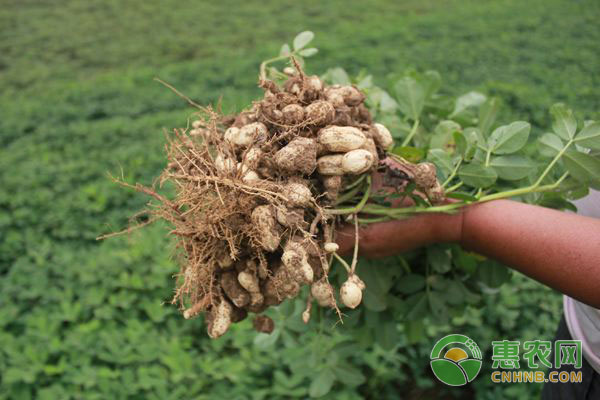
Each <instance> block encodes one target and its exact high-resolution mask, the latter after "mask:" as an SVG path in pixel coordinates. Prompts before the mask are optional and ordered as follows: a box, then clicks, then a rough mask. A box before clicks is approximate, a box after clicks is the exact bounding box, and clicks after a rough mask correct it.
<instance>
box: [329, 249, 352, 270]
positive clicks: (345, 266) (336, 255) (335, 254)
mask: <svg viewBox="0 0 600 400" xmlns="http://www.w3.org/2000/svg"><path fill="white" fill-rule="evenodd" d="M333 256H334V257H335V258H336V259H337V260H338V261H339V262H340V263H341V264H342V265H343V266H344V268H346V271H347V272H348V275H351V273H350V271H351V269H350V266H349V265H348V263H347V262H346V260H344V259H343V258H342V257H340V256H339V255H338V253H336V252H334V253H333Z"/></svg>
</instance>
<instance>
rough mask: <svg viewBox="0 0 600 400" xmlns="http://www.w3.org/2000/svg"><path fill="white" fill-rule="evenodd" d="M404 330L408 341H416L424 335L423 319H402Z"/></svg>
mask: <svg viewBox="0 0 600 400" xmlns="http://www.w3.org/2000/svg"><path fill="white" fill-rule="evenodd" d="M403 323H404V332H405V334H406V339H407V340H408V342H409V343H418V342H419V341H420V340H421V339H422V338H423V336H424V330H425V329H424V326H423V320H420V319H419V320H414V321H403Z"/></svg>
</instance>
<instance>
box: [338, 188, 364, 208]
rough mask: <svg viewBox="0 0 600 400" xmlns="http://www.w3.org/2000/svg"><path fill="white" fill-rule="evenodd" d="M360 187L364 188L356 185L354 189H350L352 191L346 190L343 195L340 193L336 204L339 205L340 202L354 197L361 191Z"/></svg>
mask: <svg viewBox="0 0 600 400" xmlns="http://www.w3.org/2000/svg"><path fill="white" fill-rule="evenodd" d="M360 189H362V186H357V187H355V188H354V189H352V190H350V191H348V192H346V193H343V194H341V195H340V196H339V197H338V198H337V200H336V202H335V204H336V205H338V204H342V203H344V202H346V201H348V200H350V199H351V198H353V197H354V196H355V195H356V193H358V192H359V191H360Z"/></svg>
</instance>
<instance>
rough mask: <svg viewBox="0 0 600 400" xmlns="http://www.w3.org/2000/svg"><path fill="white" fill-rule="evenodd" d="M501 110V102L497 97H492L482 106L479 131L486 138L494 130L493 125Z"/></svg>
mask: <svg viewBox="0 0 600 400" xmlns="http://www.w3.org/2000/svg"><path fill="white" fill-rule="evenodd" d="M499 108H500V100H498V98H496V97H492V98H491V99H488V101H486V102H485V103H483V104H482V105H481V107H480V108H479V124H478V126H479V129H480V130H481V132H482V133H483V135H484V136H487V134H488V133H489V132H490V130H491V129H492V125H494V122H495V121H496V116H497V115H498V109H499Z"/></svg>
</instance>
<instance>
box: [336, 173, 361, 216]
mask: <svg viewBox="0 0 600 400" xmlns="http://www.w3.org/2000/svg"><path fill="white" fill-rule="evenodd" d="M370 194H371V176H370V175H369V176H367V188H366V189H365V193H364V194H363V197H362V199H361V200H360V202H359V203H358V204H357V205H355V206H354V207H350V208H333V209H331V210H325V212H326V213H328V214H332V215H343V214H357V213H359V212H361V211H362V209H363V207H364V206H365V204H367V200H369V195H370Z"/></svg>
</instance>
